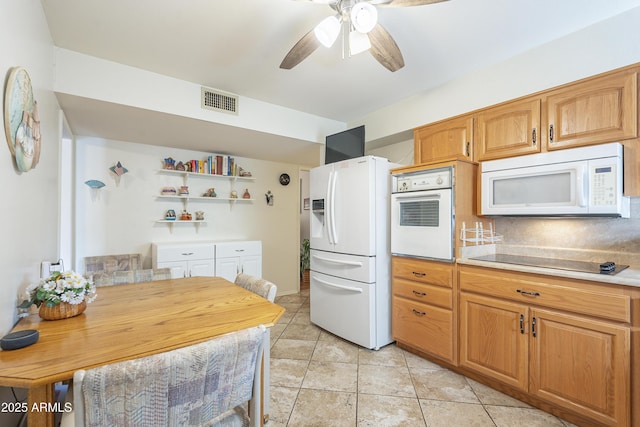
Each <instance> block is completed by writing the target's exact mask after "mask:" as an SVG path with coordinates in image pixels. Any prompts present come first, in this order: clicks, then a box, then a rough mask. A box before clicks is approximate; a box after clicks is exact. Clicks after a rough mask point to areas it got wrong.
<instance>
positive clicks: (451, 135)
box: [413, 116, 473, 164]
mask: <svg viewBox="0 0 640 427" xmlns="http://www.w3.org/2000/svg"><path fill="white" fill-rule="evenodd" d="M413 140H414V150H413V151H414V163H415V164H421V163H430V162H438V161H447V160H454V159H464V160H471V159H472V158H473V117H471V116H465V117H459V118H455V119H451V120H446V121H444V122H438V123H434V124H431V125H426V126H422V127H419V128H417V129H415V130H414V132H413Z"/></svg>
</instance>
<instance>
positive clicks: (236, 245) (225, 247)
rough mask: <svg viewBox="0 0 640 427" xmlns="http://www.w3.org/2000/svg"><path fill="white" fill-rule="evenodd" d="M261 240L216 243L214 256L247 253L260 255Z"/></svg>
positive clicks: (220, 256) (236, 255)
mask: <svg viewBox="0 0 640 427" xmlns="http://www.w3.org/2000/svg"><path fill="white" fill-rule="evenodd" d="M261 254H262V242H261V241H259V240H253V241H246V242H221V243H216V257H217V258H229V257H238V256H247V255H261Z"/></svg>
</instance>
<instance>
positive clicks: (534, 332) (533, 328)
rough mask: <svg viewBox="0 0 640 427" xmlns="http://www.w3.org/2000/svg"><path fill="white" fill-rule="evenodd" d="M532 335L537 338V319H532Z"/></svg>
mask: <svg viewBox="0 0 640 427" xmlns="http://www.w3.org/2000/svg"><path fill="white" fill-rule="evenodd" d="M531 333H532V334H533V337H534V338H535V337H536V318H535V317H534V318H533V319H531Z"/></svg>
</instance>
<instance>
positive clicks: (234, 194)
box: [231, 190, 238, 199]
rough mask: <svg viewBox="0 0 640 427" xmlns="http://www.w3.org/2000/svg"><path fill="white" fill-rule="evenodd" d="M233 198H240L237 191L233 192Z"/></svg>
mask: <svg viewBox="0 0 640 427" xmlns="http://www.w3.org/2000/svg"><path fill="white" fill-rule="evenodd" d="M231 198H232V199H237V198H238V192H237V191H236V190H231Z"/></svg>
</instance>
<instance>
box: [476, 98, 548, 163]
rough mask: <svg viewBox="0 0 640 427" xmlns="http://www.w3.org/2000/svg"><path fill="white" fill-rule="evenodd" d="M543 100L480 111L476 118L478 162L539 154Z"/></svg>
mask: <svg viewBox="0 0 640 427" xmlns="http://www.w3.org/2000/svg"><path fill="white" fill-rule="evenodd" d="M540 105H541V102H540V98H534V99H525V100H520V101H516V102H511V103H508V104H504V105H500V106H498V107H494V108H489V109H487V110H484V111H482V112H480V113H479V114H478V116H477V118H476V131H477V133H476V146H477V155H476V160H477V161H482V160H491V159H500V158H504V157H511V156H519V155H522V154H532V153H538V152H540V145H541V144H540Z"/></svg>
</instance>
